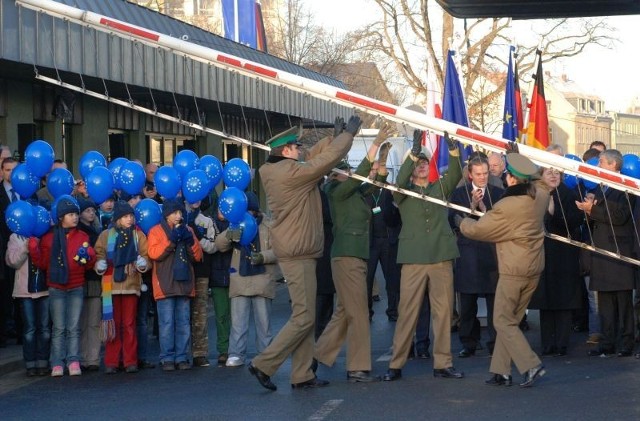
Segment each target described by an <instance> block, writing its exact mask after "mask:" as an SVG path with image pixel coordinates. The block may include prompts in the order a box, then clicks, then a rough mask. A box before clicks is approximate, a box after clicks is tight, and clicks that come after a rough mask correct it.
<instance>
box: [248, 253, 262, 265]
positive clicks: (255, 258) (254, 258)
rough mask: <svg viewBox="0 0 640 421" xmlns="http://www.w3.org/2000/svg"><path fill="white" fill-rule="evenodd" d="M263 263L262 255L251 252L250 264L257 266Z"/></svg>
mask: <svg viewBox="0 0 640 421" xmlns="http://www.w3.org/2000/svg"><path fill="white" fill-rule="evenodd" d="M263 263H264V256H263V255H262V253H257V252H255V251H254V252H251V264H252V265H254V266H258V265H261V264H263Z"/></svg>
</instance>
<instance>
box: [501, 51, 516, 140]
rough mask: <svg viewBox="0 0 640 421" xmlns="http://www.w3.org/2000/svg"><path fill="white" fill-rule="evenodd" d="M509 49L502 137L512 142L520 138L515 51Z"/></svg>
mask: <svg viewBox="0 0 640 421" xmlns="http://www.w3.org/2000/svg"><path fill="white" fill-rule="evenodd" d="M514 50H515V48H514V47H513V46H512V47H511V48H510V49H509V69H508V70H507V87H506V89H505V95H504V113H503V114H502V137H503V138H505V139H508V140H511V141H512V142H515V141H516V140H518V119H517V116H518V114H517V113H518V110H517V109H516V92H515V90H516V89H515V88H516V82H515V77H514V75H513V62H512V57H513V52H514Z"/></svg>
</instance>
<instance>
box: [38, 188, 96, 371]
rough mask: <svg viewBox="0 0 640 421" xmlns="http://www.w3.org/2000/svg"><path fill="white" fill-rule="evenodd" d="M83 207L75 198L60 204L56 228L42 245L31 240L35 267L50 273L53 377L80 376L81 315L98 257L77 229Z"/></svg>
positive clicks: (48, 234) (59, 202)
mask: <svg viewBox="0 0 640 421" xmlns="http://www.w3.org/2000/svg"><path fill="white" fill-rule="evenodd" d="M79 213H80V207H79V206H78V203H77V202H76V201H75V199H73V198H62V199H60V200H59V201H58V204H57V209H56V215H52V216H53V217H55V218H56V219H57V221H56V222H57V223H56V225H55V226H54V227H53V229H52V230H51V231H49V232H48V233H47V234H45V235H44V237H42V240H41V241H38V239H37V238H35V237H32V238H30V239H29V254H30V255H31V258H32V260H33V262H34V263H35V265H36V266H37V267H38V268H39V269H41V270H44V271H46V272H47V286H48V287H49V308H50V312H51V321H52V323H53V330H52V335H51V357H50V360H51V367H52V370H51V376H52V377H61V376H62V375H63V374H64V365H63V364H64V362H65V361H66V364H67V366H68V368H69V374H70V375H72V376H79V375H81V374H82V370H81V369H80V356H79V354H80V353H79V348H80V313H81V311H82V301H83V295H84V294H83V285H84V272H85V271H86V270H89V269H91V268H92V267H93V265H94V263H95V260H96V254H95V251H94V250H93V248H92V247H90V246H89V237H88V236H87V234H86V233H84V232H83V231H80V230H79V229H77V226H78V220H79Z"/></svg>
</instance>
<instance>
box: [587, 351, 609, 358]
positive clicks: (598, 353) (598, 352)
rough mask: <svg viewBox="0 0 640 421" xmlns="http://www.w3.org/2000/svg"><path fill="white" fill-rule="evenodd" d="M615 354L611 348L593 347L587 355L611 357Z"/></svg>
mask: <svg viewBox="0 0 640 421" xmlns="http://www.w3.org/2000/svg"><path fill="white" fill-rule="evenodd" d="M614 354H615V352H614V351H610V350H602V349H591V350H589V352H587V355H588V356H590V357H601V358H609V357H613V355H614Z"/></svg>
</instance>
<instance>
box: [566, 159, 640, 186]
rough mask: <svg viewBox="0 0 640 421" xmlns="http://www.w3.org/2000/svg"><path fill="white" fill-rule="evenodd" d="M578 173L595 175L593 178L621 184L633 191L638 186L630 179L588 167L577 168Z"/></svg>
mask: <svg viewBox="0 0 640 421" xmlns="http://www.w3.org/2000/svg"><path fill="white" fill-rule="evenodd" d="M578 171H579V172H582V173H584V174H589V175H595V176H598V177H600V178H603V179H605V180H607V181H611V182H614V183H618V184H622V185H624V186H627V187H632V188H635V189H637V188H638V186H639V184H638V182H636V181H634V180H633V179H630V178H627V177H624V178H623V177H622V176H621V175H617V174H609V173H606V172H602V171H600V170H598V169H596V168H589V167H586V166H584V165H580V166H578Z"/></svg>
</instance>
